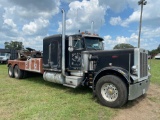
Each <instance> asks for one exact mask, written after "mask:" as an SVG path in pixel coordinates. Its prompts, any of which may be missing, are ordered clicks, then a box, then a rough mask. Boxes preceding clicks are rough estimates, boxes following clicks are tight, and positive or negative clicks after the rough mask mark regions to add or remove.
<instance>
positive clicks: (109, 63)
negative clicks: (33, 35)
mask: <svg viewBox="0 0 160 120" xmlns="http://www.w3.org/2000/svg"><path fill="white" fill-rule="evenodd" d="M63 23H64V22H63ZM64 26H65V25H64ZM64 28H65V27H64ZM62 31H63V32H62V34H58V35H52V36H49V37H46V38H44V39H43V56H37V57H36V55H35V56H34V57H31V56H30V55H26V54H24V53H22V52H19V55H18V56H19V57H18V59H16V60H9V61H8V74H9V76H10V77H15V78H17V79H22V78H25V77H26V72H27V71H30V72H37V73H41V74H43V79H44V80H45V81H49V82H53V83H58V84H62V85H64V86H67V87H71V88H77V87H79V86H88V87H90V88H91V89H92V90H93V94H94V95H95V96H97V98H98V100H99V101H100V103H101V104H102V105H105V106H107V107H113V108H115V107H121V106H123V105H124V104H125V103H126V102H127V101H128V100H134V99H136V98H138V97H139V96H141V95H143V94H145V93H146V92H147V90H148V87H149V83H150V73H149V70H148V59H147V58H148V51H147V50H145V49H142V48H132V49H123V50H104V46H103V38H101V37H99V36H98V35H95V34H90V33H87V32H84V33H79V34H74V35H65V29H63V30H62ZM22 58H23V59H22Z"/></svg>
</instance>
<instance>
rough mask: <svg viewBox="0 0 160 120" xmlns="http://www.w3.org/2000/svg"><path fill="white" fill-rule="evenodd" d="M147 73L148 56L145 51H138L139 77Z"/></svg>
mask: <svg viewBox="0 0 160 120" xmlns="http://www.w3.org/2000/svg"><path fill="white" fill-rule="evenodd" d="M147 74H148V58H147V54H146V53H140V77H141V78H142V77H145V76H147Z"/></svg>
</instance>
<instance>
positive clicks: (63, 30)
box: [61, 9, 66, 77]
mask: <svg viewBox="0 0 160 120" xmlns="http://www.w3.org/2000/svg"><path fill="white" fill-rule="evenodd" d="M61 11H62V14H63V20H62V75H63V76H64V77H65V76H66V75H65V30H66V14H65V10H64V9H62V10H61Z"/></svg>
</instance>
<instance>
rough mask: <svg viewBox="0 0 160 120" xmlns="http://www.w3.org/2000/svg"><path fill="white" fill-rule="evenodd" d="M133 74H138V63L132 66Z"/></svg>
mask: <svg viewBox="0 0 160 120" xmlns="http://www.w3.org/2000/svg"><path fill="white" fill-rule="evenodd" d="M132 74H133V75H138V66H137V65H134V66H132Z"/></svg>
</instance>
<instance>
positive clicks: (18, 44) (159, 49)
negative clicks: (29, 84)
mask: <svg viewBox="0 0 160 120" xmlns="http://www.w3.org/2000/svg"><path fill="white" fill-rule="evenodd" d="M4 45H5V49H15V50H22V49H24V45H23V43H22V42H18V41H11V42H5V43H4ZM128 48H135V47H134V46H132V45H130V44H126V43H121V44H117V45H115V46H114V48H113V49H128ZM158 53H160V44H159V46H158V47H157V49H154V50H151V51H149V55H152V56H155V55H157V54H158Z"/></svg>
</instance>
